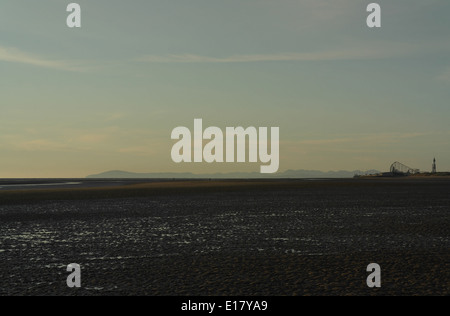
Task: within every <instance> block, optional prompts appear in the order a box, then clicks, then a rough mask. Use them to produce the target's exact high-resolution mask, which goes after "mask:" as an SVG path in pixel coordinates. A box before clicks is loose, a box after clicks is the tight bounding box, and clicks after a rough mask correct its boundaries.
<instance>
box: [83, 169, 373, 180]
mask: <svg viewBox="0 0 450 316" xmlns="http://www.w3.org/2000/svg"><path fill="white" fill-rule="evenodd" d="M375 173H380V171H378V170H368V171H361V170H354V171H345V170H340V171H328V172H323V171H319V170H287V171H285V172H281V173H276V174H261V173H258V172H231V173H214V174H194V173H170V172H168V173H134V172H128V171H120V170H113V171H107V172H103V173H100V174H95V175H89V176H87V178H90V179H200V178H214V179H236V178H241V179H248V178H256V179H258V178H352V177H353V176H355V175H367V174H375Z"/></svg>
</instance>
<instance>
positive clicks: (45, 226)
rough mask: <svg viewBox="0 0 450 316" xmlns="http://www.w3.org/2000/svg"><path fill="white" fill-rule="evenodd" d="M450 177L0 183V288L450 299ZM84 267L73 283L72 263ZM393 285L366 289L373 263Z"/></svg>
mask: <svg viewBox="0 0 450 316" xmlns="http://www.w3.org/2000/svg"><path fill="white" fill-rule="evenodd" d="M448 192H450V181H448V180H445V179H444V180H442V179H441V180H436V181H434V180H426V181H425V180H424V181H408V180H396V181H378V180H374V181H372V180H345V181H344V180H329V181H309V182H308V181H251V182H248V181H220V182H216V181H200V182H199V181H195V182H176V183H170V182H165V183H150V184H143V183H135V184H131V185H126V186H121V187H114V188H112V187H106V188H80V189H65V190H61V189H51V190H27V191H5V192H0V201H1V204H0V280H1V286H0V295H227V296H228V295H268V296H273V295H288V296H290V295H449V294H450V290H449V288H450V229H449V227H450V226H449V224H450V196H449V195H448ZM72 262H75V263H79V264H80V265H81V266H82V288H81V289H76V290H74V289H68V288H67V287H66V284H65V282H66V277H67V275H68V273H67V272H66V270H65V267H66V266H67V265H68V264H69V263H72ZM372 262H376V263H378V264H379V265H380V266H381V268H382V288H381V289H369V288H368V287H367V285H366V278H367V275H368V273H367V272H366V267H367V265H368V264H370V263H372Z"/></svg>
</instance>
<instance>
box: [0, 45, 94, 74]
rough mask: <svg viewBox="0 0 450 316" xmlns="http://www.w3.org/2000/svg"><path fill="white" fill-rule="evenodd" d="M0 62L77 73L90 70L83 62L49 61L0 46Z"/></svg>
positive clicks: (12, 48)
mask: <svg viewBox="0 0 450 316" xmlns="http://www.w3.org/2000/svg"><path fill="white" fill-rule="evenodd" d="M0 62H9V63H19V64H26V65H31V66H35V67H41V68H50V69H56V70H63V71H75V72H77V71H86V70H88V67H87V66H86V65H83V64H82V63H81V62H74V61H64V60H52V59H47V58H44V57H40V56H37V55H34V54H30V53H27V52H24V51H22V50H20V49H17V48H14V47H3V46H0Z"/></svg>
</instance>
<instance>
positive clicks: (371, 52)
mask: <svg viewBox="0 0 450 316" xmlns="http://www.w3.org/2000/svg"><path fill="white" fill-rule="evenodd" d="M410 52H411V50H410V49H408V48H407V47H406V45H392V46H390V47H385V48H383V47H381V48H378V49H371V48H368V47H367V48H357V49H341V50H330V51H323V52H307V53H279V54H257V55H233V56H229V57H209V56H202V55H192V54H180V55H174V54H173V55H165V56H161V55H146V56H142V57H140V58H137V59H136V60H137V61H138V62H148V63H248V62H270V61H333V60H368V59H384V58H391V57H397V56H403V55H404V54H406V53H410Z"/></svg>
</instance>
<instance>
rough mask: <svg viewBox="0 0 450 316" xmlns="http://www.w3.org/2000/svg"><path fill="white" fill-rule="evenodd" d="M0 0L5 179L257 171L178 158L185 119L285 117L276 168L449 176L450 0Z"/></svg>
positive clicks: (223, 122) (224, 122) (228, 121)
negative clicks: (372, 17)
mask: <svg viewBox="0 0 450 316" xmlns="http://www.w3.org/2000/svg"><path fill="white" fill-rule="evenodd" d="M370 2H371V1H358V0H328V1H325V0H306V1H300V0H297V1H293V0H279V1H269V0H239V1H238V0H225V1H224V0H161V1H159V0H158V1H155V0H146V1H143V0H142V1H141V0H139V1H136V0H133V1H116V0H108V1H106V0H95V1H78V3H79V4H80V5H81V7H82V28H81V29H69V28H67V26H66V24H65V21H66V17H67V13H66V11H65V9H66V6H67V4H68V3H69V1H58V0H41V1H17V0H3V1H2V4H1V5H0V71H1V74H2V75H1V76H0V93H1V97H0V112H1V115H0V152H1V162H2V164H1V166H0V177H83V176H86V175H88V174H91V173H98V172H102V171H106V170H111V169H121V170H128V171H135V172H167V171H190V172H217V171H220V172H223V171H258V170H259V166H260V164H259V163H258V164H254V165H247V164H244V165H240V164H212V165H206V164H181V165H176V164H174V163H173V162H172V161H171V159H170V149H171V147H172V145H173V141H172V140H171V139H170V133H171V131H172V129H173V128H175V127H177V126H183V125H184V126H188V127H190V128H193V121H194V118H203V122H204V125H206V126H209V125H215V126H219V127H221V128H225V127H226V126H239V125H242V126H250V125H252V126H278V127H280V133H281V138H280V142H281V145H280V146H281V148H280V151H281V153H280V171H284V170H286V169H320V170H324V171H327V170H339V169H348V170H353V169H380V170H387V169H388V167H389V165H390V163H391V162H394V161H396V160H399V161H401V162H403V163H405V164H407V165H410V166H411V167H415V168H420V169H423V170H429V169H431V162H432V158H433V157H434V156H436V158H437V160H438V168H439V169H440V170H442V169H446V170H450V127H449V123H448V121H449V118H450V19H449V18H448V14H449V13H450V2H449V1H447V0H429V1H416V0H391V1H386V0H385V1H378V3H379V4H380V5H381V7H382V28H381V29H376V30H375V29H369V28H368V27H367V26H366V24H365V20H366V17H367V13H366V6H367V4H369V3H370Z"/></svg>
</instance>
